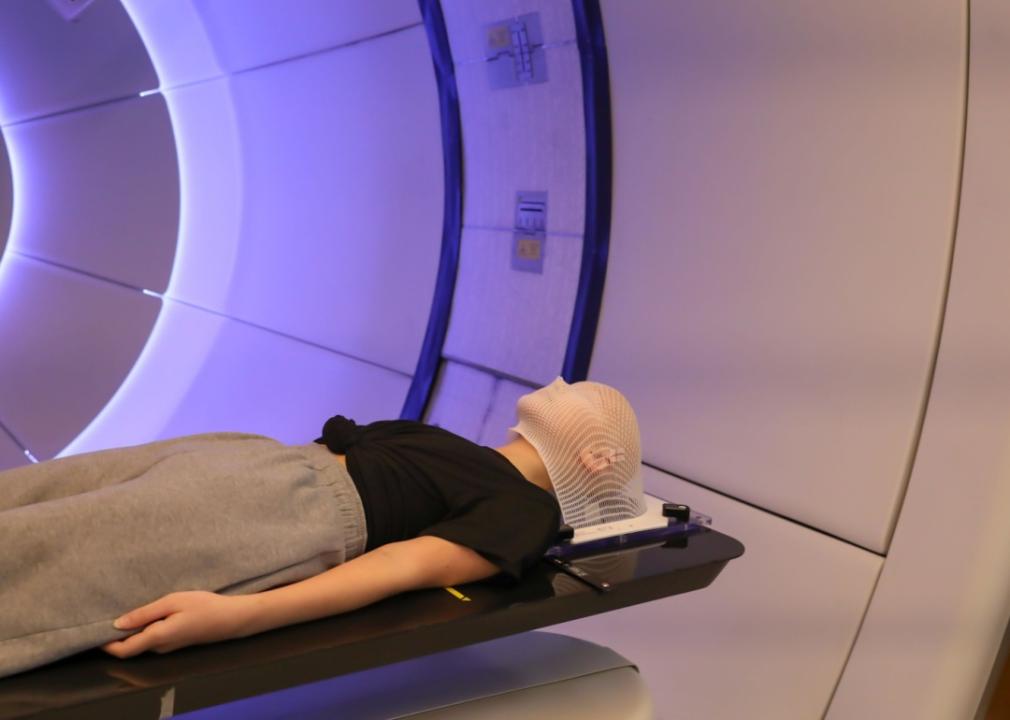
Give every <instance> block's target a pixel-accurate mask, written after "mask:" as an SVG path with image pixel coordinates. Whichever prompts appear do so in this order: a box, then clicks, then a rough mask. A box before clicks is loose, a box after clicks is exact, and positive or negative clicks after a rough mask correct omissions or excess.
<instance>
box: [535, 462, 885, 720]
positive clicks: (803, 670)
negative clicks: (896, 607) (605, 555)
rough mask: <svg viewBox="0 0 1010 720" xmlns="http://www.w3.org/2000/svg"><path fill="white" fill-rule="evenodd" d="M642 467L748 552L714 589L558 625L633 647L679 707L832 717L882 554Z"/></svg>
mask: <svg viewBox="0 0 1010 720" xmlns="http://www.w3.org/2000/svg"><path fill="white" fill-rule="evenodd" d="M642 470H643V473H644V479H645V485H646V490H647V491H648V492H650V493H653V494H655V495H657V496H659V497H663V498H665V499H667V500H670V501H675V502H680V503H687V504H688V505H690V506H691V507H692V508H694V509H696V510H699V511H701V512H703V513H706V514H710V515H711V516H712V518H713V526H714V527H715V528H716V529H718V530H720V531H721V532H725V533H727V534H729V535H731V536H733V537H735V538H737V539H738V540H740V541H741V542H742V543H743V544H744V546H745V547H746V552H745V553H744V555H743V557H741V558H738V559H736V560H733V561H732V562H730V563H729V564H728V565H727V566H726V568H725V570H723V572H722V574H721V575H720V576H719V577H718V578H716V580H715V582H714V583H713V584H712V585H711V586H709V587H707V588H705V589H704V590H701V591H698V592H692V593H686V594H683V595H676V596H673V597H670V598H666V599H662V600H657V601H654V602H650V603H646V604H644V605H636V606H634V607H630V608H625V609H623V610H617V611H614V612H609V613H606V614H604V615H594V616H592V617H588V618H585V619H583V620H576V621H574V622H569V623H564V624H562V625H555V626H552V627H551V628H550V630H551V631H554V632H563V633H566V634H568V635H574V636H576V637H582V638H585V639H587V640H592V641H593V642H596V643H600V644H601V645H605V646H607V647H610V648H612V649H614V650H615V651H617V652H618V653H621V654H622V655H625V656H626V657H628V658H630V659H632V660H633V661H634V662H635V664H636V665H637V666H638V669H639V670H640V672H641V673H642V676H643V677H644V678H645V680H646V683H647V684H648V685H649V688H650V691H651V693H652V698H653V701H654V702H655V705H656V707H657V708H676V712H675V713H674V714H673V715H672V716H671V717H677V718H681V717H684V718H692V717H694V718H702V717H704V718H753V720H764V719H767V720H782V718H817V717H821V716H822V714H823V713H824V711H825V709H826V708H827V704H828V701H829V699H830V698H831V693H832V690H833V689H834V686H835V682H836V680H837V678H838V675H839V673H840V672H841V670H842V667H843V666H844V664H845V659H846V656H847V655H848V652H849V648H850V647H851V644H852V640H853V638H854V636H855V633H856V631H857V629H858V627H859V622H860V620H861V618H862V616H863V612H864V610H865V608H866V604H867V602H868V601H869V597H870V593H871V592H872V590H873V584H874V581H875V580H876V578H877V574H878V572H879V570H880V565H881V559H880V558H879V557H877V556H876V555H873V554H872V553H869V552H866V551H864V550H860V549H859V548H856V547H853V546H852V545H849V544H847V543H844V542H839V541H837V540H833V539H832V538H829V537H827V536H825V535H823V534H820V533H817V532H814V531H811V530H808V529H806V528H803V527H801V526H799V525H796V524H794V523H791V522H789V521H787V520H783V519H781V518H778V517H775V516H773V515H769V514H767V513H764V512H762V511H760V510H756V509H754V508H751V507H748V506H746V505H743V504H742V503H739V502H736V501H734V500H732V499H730V498H727V497H724V496H721V495H718V494H716V493H713V492H709V491H707V490H704V489H702V488H699V487H698V486H696V485H692V484H690V483H686V482H684V481H682V480H680V479H679V478H674V477H671V476H669V475H665V474H664V473H661V472H659V471H656V470H653V469H652V468H648V467H643V468H642ZM729 688H731V689H732V691H728V689H729ZM895 717H899V716H895ZM900 717H905V716H900Z"/></svg>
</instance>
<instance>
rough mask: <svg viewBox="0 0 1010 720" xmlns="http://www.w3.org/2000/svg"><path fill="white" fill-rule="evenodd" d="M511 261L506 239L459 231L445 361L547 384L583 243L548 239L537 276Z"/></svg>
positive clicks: (556, 367)
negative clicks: (449, 360)
mask: <svg viewBox="0 0 1010 720" xmlns="http://www.w3.org/2000/svg"><path fill="white" fill-rule="evenodd" d="M548 212H549V210H548ZM511 255H512V233H511V232H506V231H501V230H478V229H472V228H464V230H463V240H462V245H461V247H460V255H459V270H458V272H457V276H456V291H455V296H454V297H455V300H454V301H453V304H452V313H451V315H450V318H449V332H448V334H447V336H446V340H445V349H444V354H445V356H446V357H450V358H457V359H460V360H465V361H467V362H469V363H473V364H476V365H480V366H482V367H487V368H492V369H494V370H498V371H500V372H502V373H505V374H508V375H512V376H514V377H517V378H522V379H525V380H529V381H530V382H532V383H534V384H546V383H548V382H550V381H551V380H553V379H554V378H555V377H557V375H558V374H559V373H560V372H561V365H562V362H563V361H564V356H565V348H566V347H567V343H568V329H569V327H570V326H571V322H572V310H573V308H574V306H575V291H576V287H577V285H578V279H579V270H578V269H579V263H580V261H581V258H582V238H580V237H569V236H564V235H548V236H547V243H546V250H545V251H544V272H543V274H542V275H540V274H536V273H527V272H518V271H515V270H512V267H511Z"/></svg>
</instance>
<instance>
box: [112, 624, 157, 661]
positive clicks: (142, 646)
mask: <svg viewBox="0 0 1010 720" xmlns="http://www.w3.org/2000/svg"><path fill="white" fill-rule="evenodd" d="M163 624H164V621H159V622H155V623H151V624H150V625H148V626H147V627H146V628H144V629H143V630H141V631H140V632H139V633H137V634H135V635H131V636H130V637H128V638H126V639H124V640H117V641H114V642H110V643H106V644H105V645H103V646H102V650H104V651H105V652H107V653H109V654H110V655H115V656H116V657H118V658H128V657H133V656H134V655H139V654H140V653H142V652H146V651H147V650H153V649H156V648H157V647H158V646H159V645H160V644H161V643H162V642H163V640H164V637H163V627H162V626H163Z"/></svg>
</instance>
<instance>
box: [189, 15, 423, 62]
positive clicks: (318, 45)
mask: <svg viewBox="0 0 1010 720" xmlns="http://www.w3.org/2000/svg"><path fill="white" fill-rule="evenodd" d="M193 4H194V6H195V7H196V8H198V12H199V13H200V16H201V17H202V18H203V22H204V26H205V27H206V29H207V35H208V37H209V38H210V40H211V43H212V44H213V45H214V49H215V52H216V53H217V56H218V59H219V62H220V64H221V67H222V68H223V69H224V70H225V71H226V72H235V71H238V70H243V69H246V68H250V67H255V66H257V65H264V64H267V63H271V62H277V61H278V60H285V59H288V58H293V57H297V56H299V55H305V54H308V53H312V52H318V51H320V50H326V49H327V48H332V47H337V46H339V45H344V44H347V43H350V42H354V41H356V40H361V39H364V38H369V37H373V36H376V35H380V34H382V33H385V32H389V31H391V30H395V29H397V28H402V27H406V26H408V25H414V24H419V23H420V22H421V13H420V10H419V9H418V5H417V2H416V0H369V1H368V2H360V0H284V2H258V3H224V2H218V0H195V2H194V3H193Z"/></svg>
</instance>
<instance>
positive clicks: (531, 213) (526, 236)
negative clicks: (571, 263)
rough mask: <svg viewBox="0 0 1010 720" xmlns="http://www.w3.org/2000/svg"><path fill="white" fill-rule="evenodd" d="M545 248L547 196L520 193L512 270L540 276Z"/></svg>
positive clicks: (542, 269)
mask: <svg viewBox="0 0 1010 720" xmlns="http://www.w3.org/2000/svg"><path fill="white" fill-rule="evenodd" d="M546 247H547V193H545V192H529V191H521V192H519V193H517V194H516V217H515V229H514V230H513V232H512V269H513V270H522V271H523V272H532V273H543V271H544V250H546Z"/></svg>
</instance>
